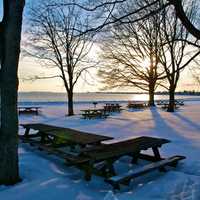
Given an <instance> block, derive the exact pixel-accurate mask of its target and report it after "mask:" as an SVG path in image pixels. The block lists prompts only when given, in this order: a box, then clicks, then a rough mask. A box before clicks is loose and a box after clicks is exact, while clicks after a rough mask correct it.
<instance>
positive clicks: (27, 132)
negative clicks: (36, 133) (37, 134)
mask: <svg viewBox="0 0 200 200" xmlns="http://www.w3.org/2000/svg"><path fill="white" fill-rule="evenodd" d="M29 131H30V128H26V129H25V133H24V137H28V136H29Z"/></svg>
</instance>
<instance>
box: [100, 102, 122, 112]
mask: <svg viewBox="0 0 200 200" xmlns="http://www.w3.org/2000/svg"><path fill="white" fill-rule="evenodd" d="M121 107H122V106H121V105H119V104H118V103H116V104H114V103H107V104H106V105H105V106H104V107H103V108H104V110H105V111H106V112H108V113H110V112H120V111H121V110H122V109H121Z"/></svg>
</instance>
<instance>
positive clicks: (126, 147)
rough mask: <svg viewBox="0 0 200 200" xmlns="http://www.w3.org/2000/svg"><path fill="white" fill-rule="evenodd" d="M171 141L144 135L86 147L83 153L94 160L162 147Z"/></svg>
mask: <svg viewBox="0 0 200 200" xmlns="http://www.w3.org/2000/svg"><path fill="white" fill-rule="evenodd" d="M169 142H170V141H169V140H167V139H163V138H154V137H147V136H142V137H138V138H134V139H129V140H125V141H121V142H116V143H113V144H103V145H101V146H99V147H96V149H95V148H91V149H86V151H83V154H84V155H86V156H88V157H90V158H92V159H94V160H96V159H97V160H100V159H106V158H112V157H115V156H116V157H117V156H123V155H128V154H130V153H138V152H140V151H142V150H147V149H149V148H153V147H161V146H162V145H163V144H165V143H169Z"/></svg>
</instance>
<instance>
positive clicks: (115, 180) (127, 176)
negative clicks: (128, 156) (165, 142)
mask: <svg viewBox="0 0 200 200" xmlns="http://www.w3.org/2000/svg"><path fill="white" fill-rule="evenodd" d="M183 159H185V157H184V156H178V155H177V156H172V157H170V158H166V159H165V160H161V161H158V162H156V163H151V164H148V165H145V166H143V167H141V168H138V169H136V170H134V171H133V172H128V173H124V174H121V175H117V176H113V177H111V178H109V179H107V180H106V182H108V183H110V184H111V185H113V186H114V187H115V188H116V189H119V184H123V183H124V182H125V183H127V181H130V180H131V179H132V178H136V177H138V176H141V175H143V174H146V173H148V172H151V171H153V170H155V169H159V168H161V167H164V166H166V165H169V164H172V163H177V162H178V161H180V160H183Z"/></svg>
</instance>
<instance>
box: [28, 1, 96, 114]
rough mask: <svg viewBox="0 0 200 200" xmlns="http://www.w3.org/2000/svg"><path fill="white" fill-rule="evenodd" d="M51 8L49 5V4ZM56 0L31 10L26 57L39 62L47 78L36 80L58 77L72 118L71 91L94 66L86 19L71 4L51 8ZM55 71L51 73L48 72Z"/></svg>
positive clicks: (91, 38) (91, 39) (85, 16)
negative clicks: (85, 32) (85, 31)
mask: <svg viewBox="0 0 200 200" xmlns="http://www.w3.org/2000/svg"><path fill="white" fill-rule="evenodd" d="M52 2H54V6H53V7H52V6H50V5H49V3H51V4H52ZM56 3H58V1H50V2H49V1H41V2H40V3H39V7H38V6H34V7H33V8H32V9H31V13H30V17H29V21H30V27H28V28H29V29H30V30H29V31H28V34H29V43H28V44H29V48H30V50H29V55H32V56H34V57H35V58H37V59H39V60H40V61H42V64H43V65H45V67H46V68H48V69H49V73H50V75H47V76H44V77H39V76H37V77H35V78H36V79H38V78H60V79H61V80H62V81H63V84H64V87H65V89H66V92H67V94H68V115H69V116H70V115H73V114H74V111H73V90H74V87H75V84H76V83H77V81H78V80H79V78H80V77H81V75H82V74H83V73H84V72H86V71H87V70H89V68H91V67H92V66H94V65H91V63H90V62H91V59H89V57H88V54H89V53H90V50H91V48H92V45H93V38H94V35H93V34H92V33H87V34H81V35H80V32H81V31H83V30H86V29H89V16H87V15H81V10H80V8H78V7H76V6H75V5H71V6H70V5H68V6H55V5H56ZM52 68H55V69H57V73H56V74H51V69H52Z"/></svg>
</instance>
